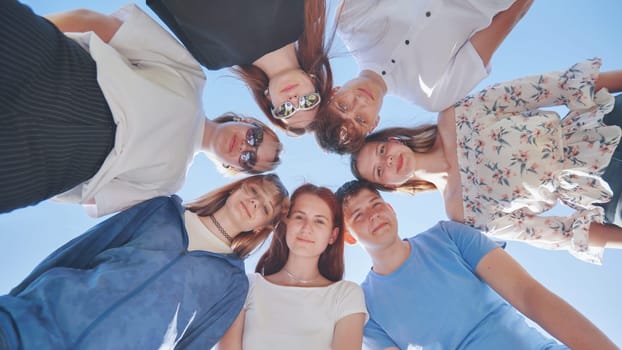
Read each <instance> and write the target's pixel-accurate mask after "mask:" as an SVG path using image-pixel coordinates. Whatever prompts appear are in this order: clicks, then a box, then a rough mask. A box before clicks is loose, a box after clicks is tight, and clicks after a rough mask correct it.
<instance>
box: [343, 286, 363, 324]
mask: <svg viewBox="0 0 622 350" xmlns="http://www.w3.org/2000/svg"><path fill="white" fill-rule="evenodd" d="M336 302H337V305H336V308H335V309H336V310H337V313H336V315H335V322H337V321H339V320H340V319H342V318H344V317H346V316H348V315H352V314H357V313H364V314H365V317H366V318H367V317H368V316H367V307H366V306H365V295H364V294H363V289H362V288H361V287H360V286H359V285H358V284H356V283H353V282H350V281H344V282H343V286H342V290H341V292H340V294H339V297H338V298H337V300H336Z"/></svg>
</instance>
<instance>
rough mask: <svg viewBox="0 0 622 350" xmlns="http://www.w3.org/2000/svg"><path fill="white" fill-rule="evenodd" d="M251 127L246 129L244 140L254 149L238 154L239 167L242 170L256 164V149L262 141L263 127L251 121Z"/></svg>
mask: <svg viewBox="0 0 622 350" xmlns="http://www.w3.org/2000/svg"><path fill="white" fill-rule="evenodd" d="M253 125H254V126H253V127H252V128H249V129H248V130H247V131H246V137H245V138H244V140H245V141H246V144H247V145H249V146H251V147H253V148H254V150H251V151H244V152H242V154H240V159H239V160H238V162H239V163H240V167H242V169H244V170H250V169H252V168H253V167H254V166H255V164H257V149H259V146H260V145H261V143H262V142H263V127H262V126H261V125H258V124H255V123H253Z"/></svg>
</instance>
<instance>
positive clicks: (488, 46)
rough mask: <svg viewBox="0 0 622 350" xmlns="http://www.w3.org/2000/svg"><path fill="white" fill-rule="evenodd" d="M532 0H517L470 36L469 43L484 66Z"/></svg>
mask: <svg viewBox="0 0 622 350" xmlns="http://www.w3.org/2000/svg"><path fill="white" fill-rule="evenodd" d="M532 4H533V0H517V1H516V2H514V4H512V6H510V7H509V8H508V9H507V10H505V11H502V12H499V13H498V14H497V15H495V17H494V18H493V19H492V22H491V23H490V25H489V26H488V27H486V28H484V29H482V30H480V31H479V32H477V33H475V35H473V36H472V37H471V45H473V47H474V48H475V50H476V51H477V53H478V54H479V56H480V57H481V58H482V62H483V63H484V65H485V66H487V65H488V63H489V62H490V59H491V58H492V55H493V54H494V52H495V51H496V50H497V48H498V47H499V46H500V45H501V43H502V42H503V40H505V38H506V37H507V36H508V34H510V32H511V31H512V29H514V27H515V26H516V23H518V21H520V19H521V18H523V16H524V15H525V13H527V10H529V8H530V7H531V5H532Z"/></svg>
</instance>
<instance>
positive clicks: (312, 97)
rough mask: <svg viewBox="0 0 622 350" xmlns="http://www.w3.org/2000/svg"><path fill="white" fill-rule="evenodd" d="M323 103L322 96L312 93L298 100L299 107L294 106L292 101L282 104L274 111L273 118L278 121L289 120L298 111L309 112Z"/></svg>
mask: <svg viewBox="0 0 622 350" xmlns="http://www.w3.org/2000/svg"><path fill="white" fill-rule="evenodd" d="M321 101H322V97H320V94H318V93H317V92H312V93H310V94H307V95H304V96H300V97H299V98H298V107H296V106H294V104H293V103H291V102H290V101H285V102H283V103H281V104H280V105H278V106H276V108H273V109H272V116H273V117H275V118H276V119H289V118H291V117H292V116H293V115H294V114H296V112H298V111H308V110H310V109H313V108H315V107H317V106H318V105H319V104H320V102H321Z"/></svg>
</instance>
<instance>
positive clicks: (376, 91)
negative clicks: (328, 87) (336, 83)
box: [328, 77, 384, 135]
mask: <svg viewBox="0 0 622 350" xmlns="http://www.w3.org/2000/svg"><path fill="white" fill-rule="evenodd" d="M334 91H335V92H334V93H333V95H332V97H331V100H330V102H329V106H328V108H329V110H330V111H331V113H333V114H336V115H339V116H341V118H343V119H350V120H352V122H353V123H354V125H355V127H356V128H357V130H358V131H359V133H361V134H363V135H366V134H369V133H370V132H371V131H372V130H374V129H375V128H376V126H378V122H379V121H380V117H379V116H378V113H380V108H381V107H382V100H383V97H384V94H383V93H382V91H381V89H380V88H379V87H378V86H377V84H375V83H374V82H373V81H372V80H370V79H368V78H366V77H357V78H354V79H352V80H350V81H349V82H347V83H346V84H345V85H344V86H342V87H336V88H335V89H334Z"/></svg>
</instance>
